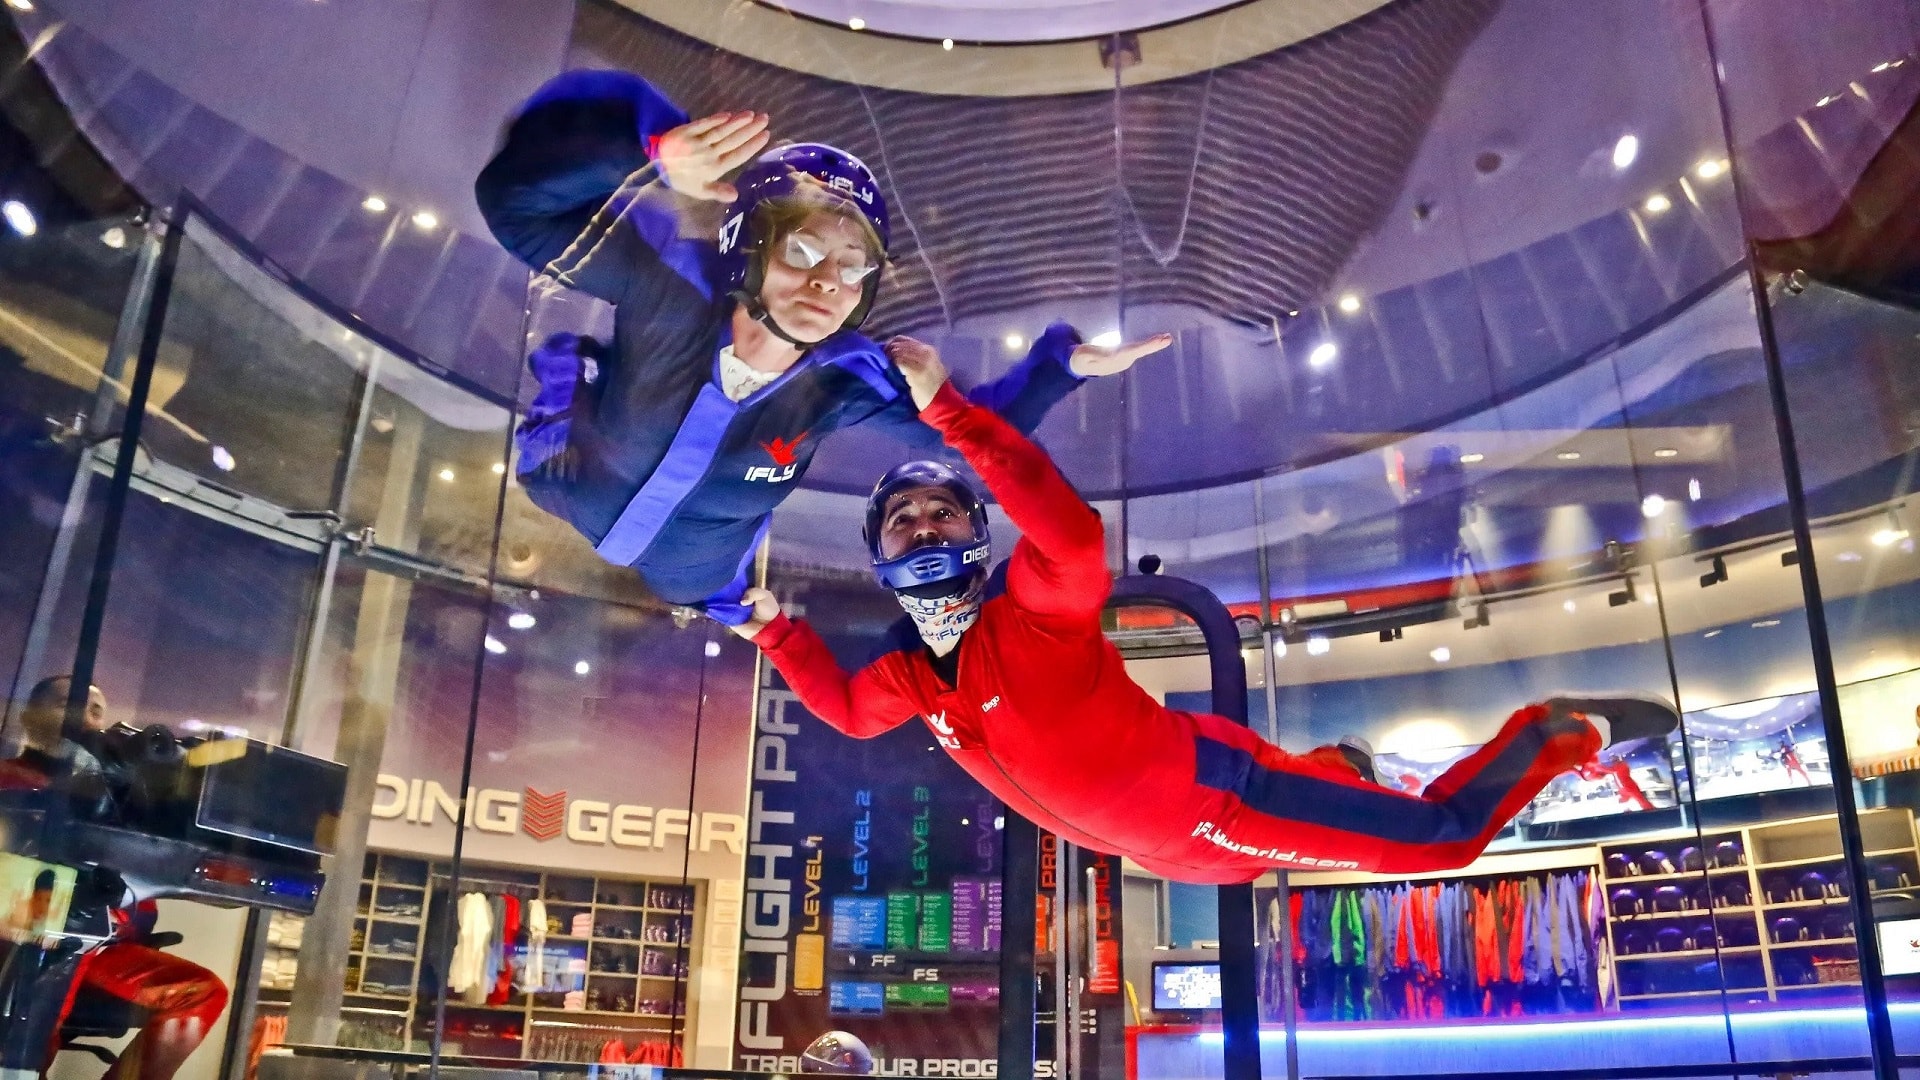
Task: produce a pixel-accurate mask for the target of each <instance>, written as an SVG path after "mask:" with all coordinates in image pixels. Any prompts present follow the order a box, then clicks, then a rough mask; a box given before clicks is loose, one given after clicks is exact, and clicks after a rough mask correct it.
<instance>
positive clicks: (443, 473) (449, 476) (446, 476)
mask: <svg viewBox="0 0 1920 1080" xmlns="http://www.w3.org/2000/svg"><path fill="white" fill-rule="evenodd" d="M440 479H442V480H445V481H446V482H447V483H449V484H451V483H453V470H452V469H441V470H440Z"/></svg>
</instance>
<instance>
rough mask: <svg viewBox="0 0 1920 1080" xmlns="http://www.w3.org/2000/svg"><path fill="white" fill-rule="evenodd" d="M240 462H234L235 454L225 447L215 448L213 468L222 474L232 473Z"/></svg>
mask: <svg viewBox="0 0 1920 1080" xmlns="http://www.w3.org/2000/svg"><path fill="white" fill-rule="evenodd" d="M236 464H238V462H236V461H234V460H233V452H232V451H230V450H228V449H227V448H226V447H224V446H216V447H214V448H213V467H214V468H216V469H219V470H220V471H221V472H232V471H233V467H234V466H235V465H236Z"/></svg>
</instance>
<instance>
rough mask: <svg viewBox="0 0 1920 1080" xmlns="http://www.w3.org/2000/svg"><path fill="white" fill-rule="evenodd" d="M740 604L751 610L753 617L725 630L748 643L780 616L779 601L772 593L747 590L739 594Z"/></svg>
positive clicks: (755, 589)
mask: <svg viewBox="0 0 1920 1080" xmlns="http://www.w3.org/2000/svg"><path fill="white" fill-rule="evenodd" d="M740 602H741V603H742V604H745V605H747V606H748V607H751V608H752V609H753V617H752V618H750V619H748V620H747V621H746V622H743V623H741V624H740V625H739V626H730V627H728V628H727V629H729V630H732V631H733V632H734V633H736V634H739V635H740V636H741V637H743V638H746V639H747V640H748V641H752V640H753V639H754V638H756V637H759V636H760V631H762V630H765V629H766V628H767V624H768V623H770V622H772V621H773V620H774V619H776V618H778V617H779V616H780V601H778V600H776V599H774V597H773V593H772V592H770V591H768V590H766V589H760V588H754V589H748V590H747V591H746V592H743V593H741V594H740Z"/></svg>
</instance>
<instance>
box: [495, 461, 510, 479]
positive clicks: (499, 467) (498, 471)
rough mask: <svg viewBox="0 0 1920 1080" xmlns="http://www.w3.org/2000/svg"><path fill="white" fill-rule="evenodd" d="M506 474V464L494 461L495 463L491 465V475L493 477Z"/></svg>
mask: <svg viewBox="0 0 1920 1080" xmlns="http://www.w3.org/2000/svg"><path fill="white" fill-rule="evenodd" d="M506 472H507V463H506V462H504V461H496V462H494V463H493V475H495V476H505V475H506Z"/></svg>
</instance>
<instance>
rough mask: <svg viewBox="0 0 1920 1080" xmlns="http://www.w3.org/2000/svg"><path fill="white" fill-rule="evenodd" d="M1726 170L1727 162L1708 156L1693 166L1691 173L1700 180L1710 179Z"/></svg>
mask: <svg viewBox="0 0 1920 1080" xmlns="http://www.w3.org/2000/svg"><path fill="white" fill-rule="evenodd" d="M1726 171H1727V163H1726V162H1724V161H1721V160H1719V159H1717V158H1709V159H1707V160H1706V161H1703V162H1701V163H1700V164H1698V165H1695V166H1694V167H1693V175H1695V176H1697V177H1699V178H1700V179H1702V180H1711V179H1713V178H1714V177H1716V176H1719V175H1720V174H1721V173H1723V172H1726Z"/></svg>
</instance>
